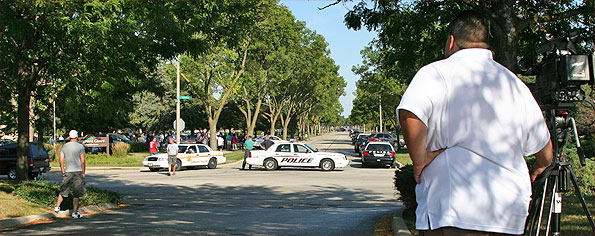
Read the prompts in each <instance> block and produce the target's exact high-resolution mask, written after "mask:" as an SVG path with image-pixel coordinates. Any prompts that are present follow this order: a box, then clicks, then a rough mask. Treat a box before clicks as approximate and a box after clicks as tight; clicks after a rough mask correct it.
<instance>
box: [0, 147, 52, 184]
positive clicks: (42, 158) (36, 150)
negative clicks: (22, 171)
mask: <svg viewBox="0 0 595 236" xmlns="http://www.w3.org/2000/svg"><path fill="white" fill-rule="evenodd" d="M50 168H51V167H50V156H49V155H48V153H47V151H46V150H45V148H44V147H43V144H42V143H41V142H30V143H29V178H30V179H34V178H35V177H37V176H39V175H40V174H42V173H45V172H48V171H50ZM0 175H7V176H8V178H9V179H16V177H17V143H9V144H4V145H2V146H0Z"/></svg>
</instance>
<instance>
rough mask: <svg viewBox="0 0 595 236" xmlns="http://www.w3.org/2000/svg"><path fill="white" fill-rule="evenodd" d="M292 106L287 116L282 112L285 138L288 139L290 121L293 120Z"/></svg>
mask: <svg viewBox="0 0 595 236" xmlns="http://www.w3.org/2000/svg"><path fill="white" fill-rule="evenodd" d="M291 110H292V109H291V107H290V108H289V109H288V110H287V116H284V115H283V114H281V124H282V125H283V140H287V134H288V130H287V127H288V126H289V122H290V121H291Z"/></svg>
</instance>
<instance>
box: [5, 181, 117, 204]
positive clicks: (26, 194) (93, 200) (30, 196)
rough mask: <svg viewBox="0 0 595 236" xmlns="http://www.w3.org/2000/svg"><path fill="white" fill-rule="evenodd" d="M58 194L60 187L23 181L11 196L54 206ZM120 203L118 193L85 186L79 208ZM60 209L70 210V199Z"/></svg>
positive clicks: (65, 200) (66, 199)
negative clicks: (85, 190) (85, 189)
mask: <svg viewBox="0 0 595 236" xmlns="http://www.w3.org/2000/svg"><path fill="white" fill-rule="evenodd" d="M58 193H60V185H59V184H53V183H44V182H35V181H25V182H21V183H18V184H17V186H16V187H15V189H14V191H13V192H12V194H13V195H16V196H18V197H21V198H23V199H25V200H27V201H30V202H34V203H37V204H39V205H42V206H48V207H51V206H54V204H56V199H57V197H58ZM121 202H122V195H121V194H120V193H118V192H114V191H109V190H105V189H100V188H96V187H93V186H87V193H86V194H85V196H83V197H82V198H80V200H79V206H89V205H97V204H101V203H115V204H119V203H121ZM61 208H62V209H70V208H72V198H71V197H68V198H65V199H64V201H63V202H62V205H61Z"/></svg>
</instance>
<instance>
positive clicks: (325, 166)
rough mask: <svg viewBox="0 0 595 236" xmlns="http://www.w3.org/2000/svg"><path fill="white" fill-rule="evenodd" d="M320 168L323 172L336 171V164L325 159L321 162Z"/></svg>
mask: <svg viewBox="0 0 595 236" xmlns="http://www.w3.org/2000/svg"><path fill="white" fill-rule="evenodd" d="M320 168H321V169H322V170H323V171H331V170H334V169H335V163H334V162H333V161H332V160H330V159H324V160H322V161H321V162H320Z"/></svg>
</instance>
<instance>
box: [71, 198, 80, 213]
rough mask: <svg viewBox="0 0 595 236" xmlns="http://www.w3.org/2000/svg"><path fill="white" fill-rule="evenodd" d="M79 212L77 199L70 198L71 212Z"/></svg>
mask: <svg viewBox="0 0 595 236" xmlns="http://www.w3.org/2000/svg"><path fill="white" fill-rule="evenodd" d="M77 211H79V198H78V197H73V198H72V212H77Z"/></svg>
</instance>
